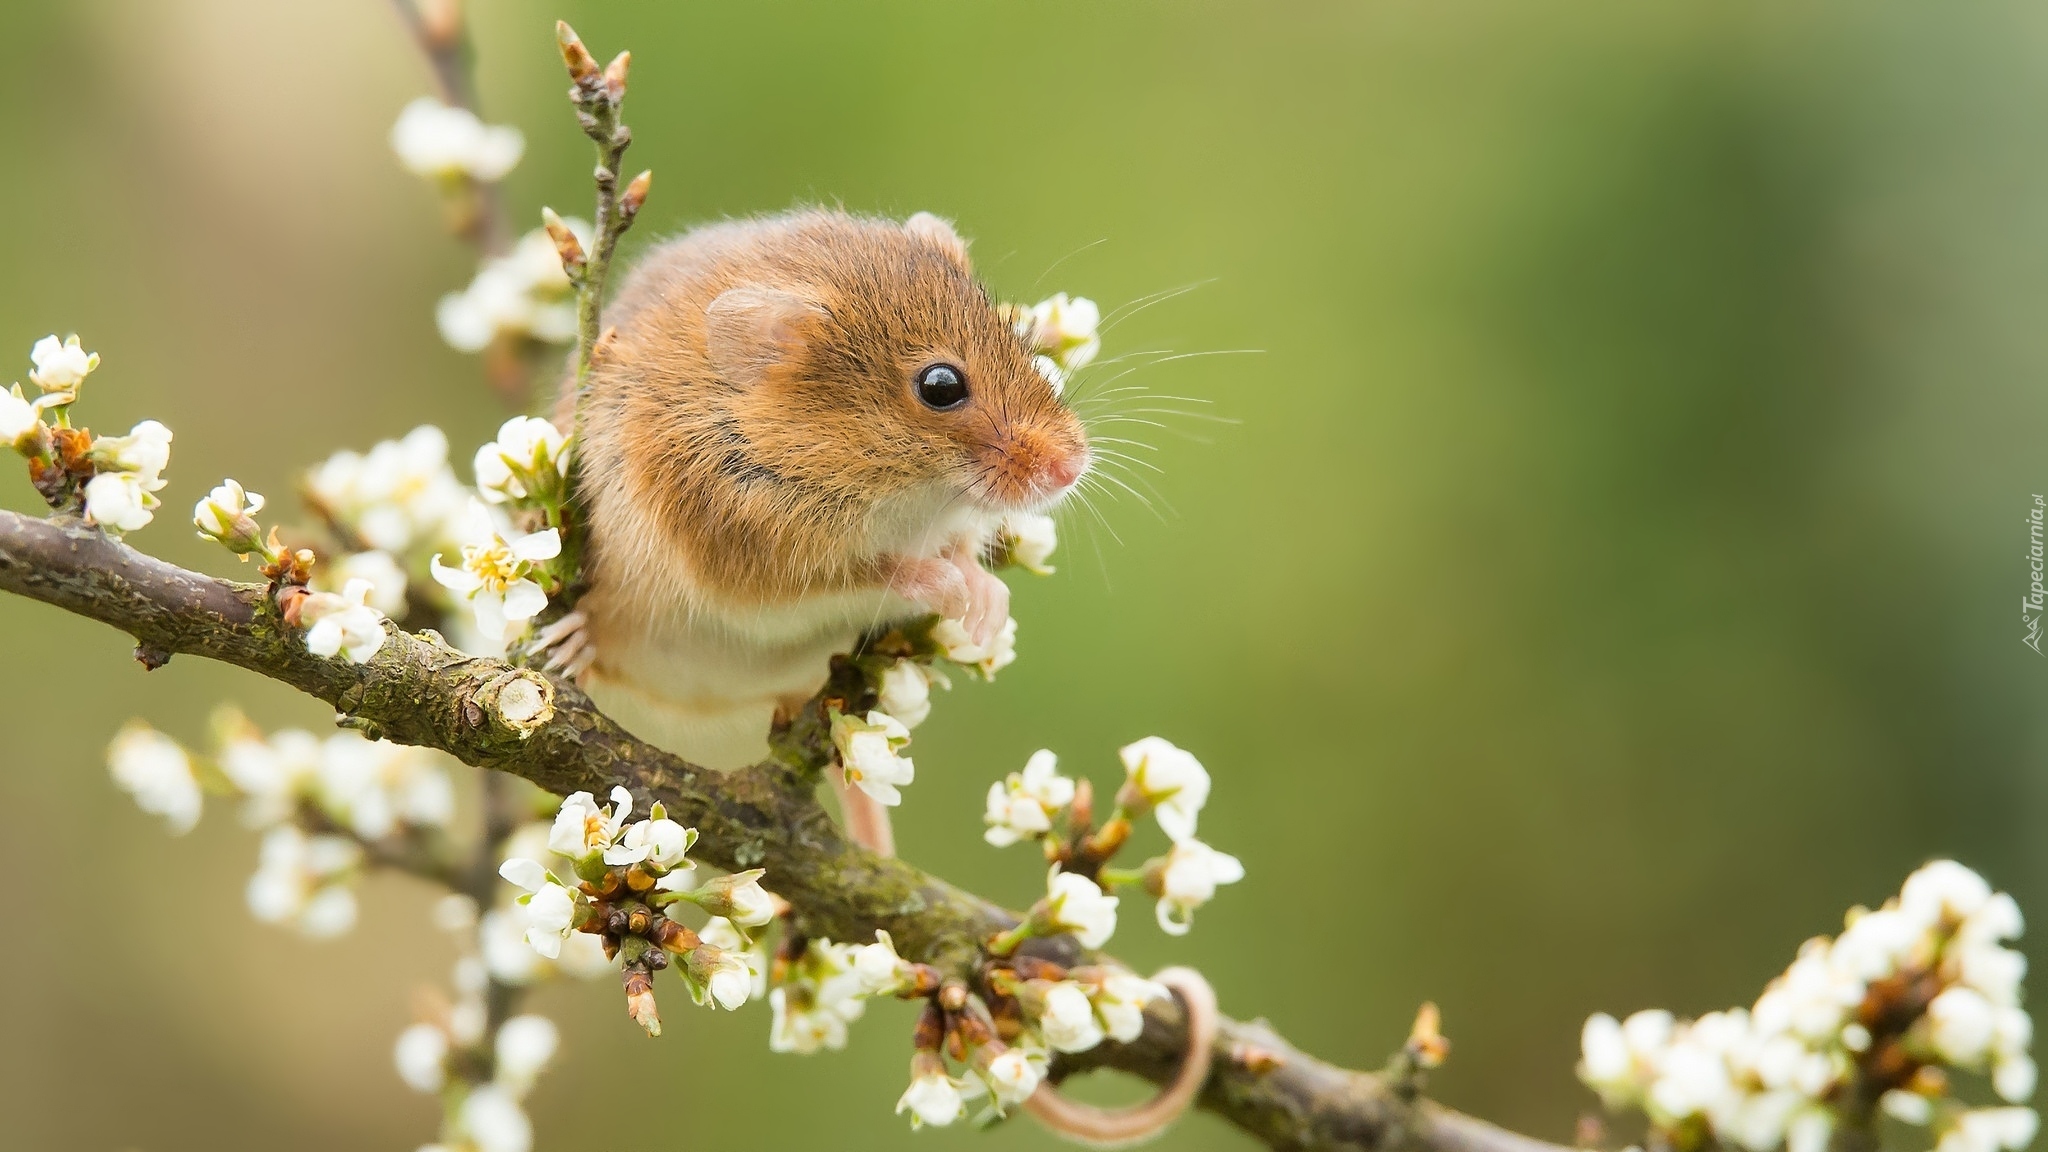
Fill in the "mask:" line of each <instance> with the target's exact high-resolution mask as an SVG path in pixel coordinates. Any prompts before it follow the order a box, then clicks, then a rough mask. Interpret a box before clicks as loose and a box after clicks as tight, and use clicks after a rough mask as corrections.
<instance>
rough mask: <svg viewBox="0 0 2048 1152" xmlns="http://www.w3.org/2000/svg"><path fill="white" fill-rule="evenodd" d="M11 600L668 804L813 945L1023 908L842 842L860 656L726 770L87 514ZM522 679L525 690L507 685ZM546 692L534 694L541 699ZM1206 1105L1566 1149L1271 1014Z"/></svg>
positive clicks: (1152, 1031) (7, 538)
mask: <svg viewBox="0 0 2048 1152" xmlns="http://www.w3.org/2000/svg"><path fill="white" fill-rule="evenodd" d="M0 590H5V591H9V592H14V593H17V594H19V595H22V596H26V597H29V598H31V599H35V600H41V601H43V602H45V603H48V604H54V605H56V606H58V607H60V608H64V609H66V610H68V611H71V612H74V613H77V614H78V615H81V616H85V617H88V618H91V619H94V620H98V621H100V622H102V623H105V624H109V625H112V626H113V627H115V628H118V629H120V630H121V631H123V632H126V633H128V634H129V635H130V636H132V637H134V638H135V641H136V651H137V655H138V658H140V659H142V660H143V662H144V663H145V664H146V665H148V666H150V667H155V666H158V665H160V664H162V663H163V662H164V661H165V660H167V659H169V658H170V657H171V656H173V655H195V656H205V657H209V658H212V659H215V660H220V661H223V662H225V663H229V664H233V665H236V666H238V667H242V668H246V669H249V670H250V671H252V672H256V673H258V674H260V675H263V676H267V677H269V678H271V679H274V680H278V681H280V682H282V683H285V684H289V685H291V686H292V687H294V688H297V689H299V690H300V691H303V692H306V693H308V694H310V695H313V696H317V697H319V698H320V699H322V700H325V701H327V702H328V703H329V704H332V705H333V706H334V707H335V709H336V711H337V712H338V713H339V714H340V722H341V723H343V724H346V725H349V726H351V727H355V728H359V729H362V730H363V731H364V732H365V733H366V734H368V735H372V736H381V737H383V738H385V739H389V740H393V741H397V742H399V743H402V744H415V745H422V746H426V747H431V748H438V749H440V750H442V751H445V752H448V753H450V754H452V755H454V756H455V757H457V758H458V759H460V760H463V761H465V762H467V763H469V764H473V765H477V766H479V767H483V768H491V769H496V770H499V771H503V772H507V773H510V774H512V775H516V776H520V777H523V778H525V779H527V780H530V781H532V782H534V783H535V784H538V785H540V786H541V787H543V788H546V789H548V790H549V791H551V792H555V793H558V794H567V793H569V792H575V791H589V792H593V793H598V794H602V793H603V792H605V791H606V790H608V789H609V788H611V787H612V786H613V785H614V784H624V785H625V786H627V787H628V788H629V789H631V790H632V791H633V793H634V794H635V800H636V803H639V804H644V803H646V802H647V801H649V800H653V799H658V800H660V801H661V802H662V803H663V804H664V805H666V806H667V808H668V810H669V814H670V815H671V816H672V817H673V818H674V819H677V820H679V821H681V822H683V823H685V824H690V825H694V826H695V827H697V828H698V829H699V831H700V832H701V833H702V835H703V839H702V840H701V841H699V844H698V850H697V853H696V854H697V855H698V856H700V857H701V858H702V859H704V860H706V861H708V862H709V863H712V864H714V865H716V866H718V867H720V868H725V869H728V870H739V869H746V868H757V867H761V868H767V869H768V873H769V874H768V883H769V885H770V886H771V887H772V888H773V889H774V890H775V891H776V893H777V894H779V895H780V896H782V897H783V898H784V899H786V900H788V901H789V902H790V904H791V905H792V907H793V909H794V913H795V916H796V920H797V926H798V928H799V929H800V930H801V931H802V932H804V933H805V934H806V935H808V936H812V937H821V936H822V937H830V938H832V939H835V940H843V941H862V940H868V939H872V938H873V935H874V932H875V931H876V930H877V929H885V930H887V931H888V932H889V933H890V935H891V936H892V937H893V938H894V939H895V942H896V945H897V947H898V948H899V949H900V950H901V952H902V954H903V955H904V956H905V957H907V958H910V959H913V960H919V961H923V962H925V963H928V964H932V965H934V966H935V967H938V968H940V969H942V970H943V971H945V972H947V973H948V974H950V975H954V976H965V975H967V974H968V973H970V972H971V971H972V970H973V968H974V966H975V964H976V963H977V961H978V959H979V955H980V948H981V945H982V943H983V942H984V941H985V940H987V939H988V937H990V936H991V935H993V934H995V933H997V932H1000V931H1002V930H1004V929H1006V928H1009V927H1011V926H1012V925H1014V924H1015V923H1016V921H1017V918H1016V916H1015V915H1014V914H1013V913H1011V912H1009V911H1006V910H1004V909H1002V908H1000V907H997V906H996V905H994V904H991V903H989V902H988V901H985V900H982V899H981V898H979V897H977V896H974V895H973V894H971V893H968V892H965V891H963V890H961V889H959V888H956V887H954V886H952V885H950V884H948V883H946V882H945V881H943V880H940V879H937V878H935V877H932V876H929V875H927V874H925V873H924V872H921V871H919V870H918V869H916V868H914V867H912V866H911V865H909V864H906V863H904V862H902V861H900V860H895V859H885V858H882V857H878V856H875V855H874V854H872V853H870V852H868V851H866V850H865V849H862V848H860V847H859V846H858V845H855V844H853V843H852V842H851V841H849V840H847V839H846V838H844V837H843V836H842V835H841V834H840V832H839V829H838V828H837V827H836V826H835V825H834V823H833V822H832V820H831V818H830V816H828V815H827V813H826V812H825V810H824V809H823V807H822V806H821V805H820V804H819V802H818V799H817V795H816V792H817V784H818V781H819V778H820V774H821V773H822V772H823V771H824V769H825V767H826V766H827V765H828V764H829V762H830V757H831V752H830V749H831V740H830V737H829V735H828V730H829V722H828V720H827V719H826V715H825V709H826V705H825V701H826V700H827V699H834V698H836V699H840V700H853V699H856V698H857V697H858V696H859V695H860V694H861V693H862V692H864V691H865V690H866V686H865V684H864V682H862V681H861V679H860V677H859V673H858V672H857V671H856V670H854V669H853V668H852V667H851V665H850V664H841V665H840V666H838V667H837V668H835V670H834V673H833V679H832V682H831V683H830V684H828V685H827V686H826V689H825V691H824V692H823V693H821V694H820V696H819V697H818V698H817V699H814V700H813V701H812V702H811V703H810V705H809V706H808V707H807V708H806V709H805V710H804V712H803V713H802V714H801V715H799V716H798V717H797V718H796V719H795V720H794V721H792V722H791V723H790V724H789V725H788V727H786V728H785V729H783V730H781V731H779V732H778V733H777V734H776V736H775V739H774V747H775V755H774V756H773V757H772V758H771V759H770V760H768V761H765V762H763V763H761V764H757V765H755V766H753V767H751V768H745V769H741V770H739V771H735V772H714V771H711V770H708V769H704V768H699V767H697V766H695V765H692V764H689V763H687V762H685V761H684V760H682V759H680V758H679V757H676V756H673V755H671V754H669V753H667V752H664V751H662V750H660V749H658V748H655V747H654V746H652V745H649V744H646V743H643V742H642V741H640V740H637V739H635V738H634V737H633V736H631V735H629V734H628V733H627V732H626V731H625V730H624V729H622V728H620V727H619V726H618V725H617V724H616V723H614V722H613V721H612V720H611V719H610V718H609V717H607V716H605V715H604V714H603V713H602V712H600V711H598V710H597V709H596V708H595V707H594V706H593V705H592V704H591V702H590V700H589V698H588V697H586V696H584V695H583V693H582V692H580V691H579V690H577V689H576V688H575V687H574V686H573V685H572V684H569V683H566V682H558V681H553V680H545V679H542V678H541V677H539V675H538V674H537V673H534V672H531V671H528V670H525V669H521V668H516V667H514V666H512V665H510V664H506V663H504V662H502V661H498V660H491V659H483V658H478V657H472V656H468V655H465V654H464V653H461V652H458V651H456V650H455V649H453V648H451V647H449V646H448V645H447V644H446V643H444V642H443V641H442V640H441V638H440V637H439V636H438V635H437V634H435V633H433V632H423V633H420V634H417V635H414V634H410V633H405V632H400V631H396V630H394V631H393V632H392V635H391V637H390V639H389V640H388V641H387V642H386V643H385V645H384V647H383V648H382V649H381V650H380V651H379V652H378V653H377V655H376V657H375V658H374V659H373V660H371V662H370V663H368V664H364V665H356V664H351V663H349V662H347V661H344V660H339V659H323V658H321V657H317V656H314V655H312V654H311V653H309V652H307V651H306V648H305V645H304V643H303V642H302V640H301V639H300V637H299V636H297V635H296V634H295V633H294V632H293V631H292V630H291V629H290V628H288V627H287V626H286V625H285V623H284V621H283V620H282V618H281V617H280V616H279V614H278V612H277V611H276V609H275V608H274V607H273V606H272V605H271V603H270V600H269V596H268V590H267V589H266V588H265V587H264V586H263V585H257V584H237V583H231V582H229V581H225V580H219V579H215V578H213V577H210V576H205V575H202V574H200V573H196V572H191V571H187V570H185V569H183V568H179V567H177V566H176V565H172V564H168V563H165V562H164V561H161V560H157V559H155V558H153V557H150V556H147V555H144V554H143V553H141V552H138V551H136V550H135V549H133V548H131V547H129V546H128V545H126V544H123V543H120V542H119V541H116V540H113V539H110V538H108V537H106V536H105V535H103V534H101V533H100V532H99V531H98V530H96V529H93V528H90V527H87V526H85V525H83V524H82V523H79V522H76V521H70V520H63V519H53V520H42V519H37V518H35V517H31V516H25V515H22V514H20V513H15V512H7V511H0ZM515 681H523V682H525V683H524V688H523V690H522V691H519V692H513V691H510V690H508V686H510V685H512V684H513V683H514V682H515ZM533 689H538V693H536V692H535V691H533ZM1185 1035H1186V1032H1185V1027H1184V1021H1183V1020H1182V1018H1181V1013H1180V1009H1179V1006H1178V1004H1177V1003H1175V1002H1174V1001H1172V1000H1171V999H1168V1000H1164V1001H1159V1002H1155V1003H1154V1004H1153V1005H1152V1006H1151V1007H1150V1008H1149V1009H1148V1010H1147V1013H1146V1021H1145V1031H1144V1033H1143V1035H1141V1036H1140V1037H1139V1038H1138V1039H1137V1040H1135V1041H1133V1042H1131V1043H1129V1044H1116V1043H1104V1044H1102V1045H1100V1046H1098V1047H1097V1048H1095V1049H1094V1050H1092V1051H1090V1052H1088V1053H1085V1054H1083V1055H1081V1056H1078V1057H1068V1058H1065V1059H1064V1060H1063V1061H1062V1063H1061V1066H1060V1069H1059V1071H1060V1072H1061V1073H1065V1072H1071V1071H1078V1070H1082V1069H1087V1068H1116V1069H1120V1070H1122V1071H1125V1072H1129V1073H1132V1074H1135V1075H1138V1076H1141V1077H1144V1078H1146V1079H1148V1080H1151V1081H1154V1082H1156V1083H1163V1082H1165V1081H1168V1080H1170V1079H1171V1078H1172V1077H1173V1074H1174V1071H1175V1069H1176V1067H1177V1066H1178V1063H1179V1060H1180V1052H1181V1050H1182V1048H1183V1046H1184V1043H1185ZM1210 1060H1211V1074H1210V1079H1209V1082H1208V1086H1207V1088H1206V1089H1205V1090H1204V1092H1203V1096H1202V1105H1203V1106H1204V1107H1206V1108H1208V1109H1210V1110H1212V1111H1214V1112H1216V1113H1218V1114H1219V1115H1221V1116H1223V1117H1224V1118H1225V1119H1227V1120H1229V1121H1230V1122H1231V1123H1233V1124H1235V1125H1237V1126H1238V1127H1239V1128H1242V1129H1243V1130H1244V1131H1246V1132H1247V1133H1249V1134H1251V1135H1252V1136H1255V1137H1257V1138H1258V1139H1260V1140H1262V1141H1264V1142H1265V1143H1266V1144H1267V1145H1269V1146H1270V1147H1273V1148H1276V1149H1303V1150H1306V1149H1360V1150H1372V1152H1408V1150H1424V1149H1426V1150H1430V1152H1561V1149H1560V1148H1559V1146H1557V1145H1552V1144H1547V1143H1544V1142H1542V1141H1539V1140H1534V1139H1531V1138H1529V1137H1526V1136H1520V1135H1516V1134H1514V1133H1511V1132H1508V1131H1505V1130H1504V1129H1501V1128H1497V1127H1494V1126H1493V1125H1490V1124H1487V1123H1485V1122H1484V1121H1480V1120H1476V1119H1473V1118H1472V1117H1469V1116H1464V1115H1461V1114H1459V1113H1457V1112H1453V1111H1451V1110H1449V1109H1446V1108H1442V1107H1440V1106H1438V1105H1436V1104H1433V1103H1431V1102H1429V1101H1426V1100H1424V1101H1415V1102H1410V1101H1409V1100H1408V1099H1406V1098H1405V1097H1404V1096H1403V1095H1402V1094H1400V1093H1397V1092H1396V1091H1395V1090H1394V1088H1393V1087H1392V1086H1391V1085H1390V1084H1389V1083H1388V1082H1387V1081H1386V1080H1384V1079H1383V1078H1382V1077H1380V1076H1376V1075H1372V1074H1369V1073H1363V1072H1354V1071H1349V1070H1346V1069H1343V1068H1338V1067H1336V1066H1334V1065H1331V1064H1327V1063H1324V1062H1323V1061H1321V1060H1318V1059H1316V1058H1315V1057H1313V1056H1309V1055H1307V1054H1305V1053H1303V1052H1300V1051H1299V1050H1297V1049H1295V1048H1293V1047H1292V1046H1291V1045H1289V1044H1288V1043H1287V1042H1286V1041H1285V1040H1283V1039H1281V1038H1280V1037H1279V1036H1278V1035H1277V1034H1275V1033H1274V1032H1273V1031H1272V1030H1271V1029H1270V1028H1269V1027H1267V1026H1266V1025H1264V1024H1263V1023H1239V1022H1236V1021H1232V1020H1225V1021H1223V1023H1222V1028H1221V1032H1220V1035H1219V1038H1218V1041H1217V1044H1216V1048H1215V1051H1213V1052H1212V1053H1211V1054H1210Z"/></svg>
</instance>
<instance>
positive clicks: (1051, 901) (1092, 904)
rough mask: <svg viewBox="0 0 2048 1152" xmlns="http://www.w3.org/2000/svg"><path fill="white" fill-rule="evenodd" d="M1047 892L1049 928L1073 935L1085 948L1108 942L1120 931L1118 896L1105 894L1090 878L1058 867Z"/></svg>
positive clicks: (1046, 912) (1049, 882) (1045, 914)
mask: <svg viewBox="0 0 2048 1152" xmlns="http://www.w3.org/2000/svg"><path fill="white" fill-rule="evenodd" d="M1046 889H1047V894H1046V898H1045V900H1044V901H1043V902H1042V904H1041V907H1042V908H1043V909H1044V912H1043V916H1044V919H1043V924H1044V926H1045V927H1046V928H1047V929H1049V930H1050V931H1053V932H1071V933H1073V934H1074V938H1075V939H1076V940H1079V941H1080V942H1081V946H1082V947H1083V948H1100V947H1102V946H1103V945H1104V944H1106V943H1108V941H1109V938H1110V936H1111V934H1113V933H1114V932H1115V931H1116V904H1117V899H1116V897H1114V896H1106V895H1104V894H1103V891H1102V889H1101V888H1100V887H1097V886H1096V883H1095V881H1093V880H1090V879H1089V878H1088V877H1086V876H1083V875H1081V874H1080V873H1078V872H1062V871H1060V870H1059V869H1058V868H1054V869H1053V870H1052V872H1051V873H1050V874H1049V875H1048V876H1047V878H1046Z"/></svg>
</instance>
